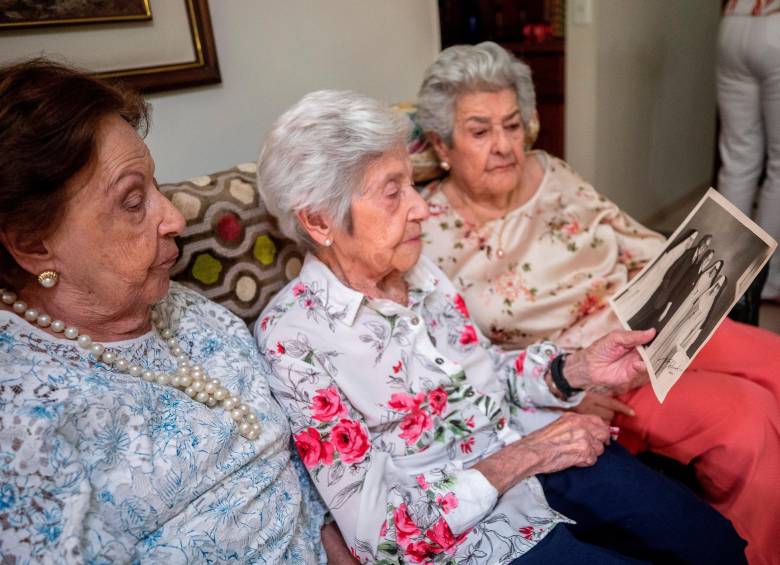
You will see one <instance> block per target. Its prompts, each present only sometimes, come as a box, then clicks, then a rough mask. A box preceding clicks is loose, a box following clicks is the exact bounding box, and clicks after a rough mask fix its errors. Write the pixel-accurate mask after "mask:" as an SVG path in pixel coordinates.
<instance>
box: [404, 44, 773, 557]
mask: <svg viewBox="0 0 780 565" xmlns="http://www.w3.org/2000/svg"><path fill="white" fill-rule="evenodd" d="M534 116H535V95H534V87H533V83H532V81H531V72H530V69H529V68H528V66H527V65H525V64H524V63H522V62H520V61H519V60H517V59H515V58H514V57H513V56H512V55H511V54H510V53H508V52H507V51H505V50H504V49H502V48H501V47H499V46H498V45H496V44H495V43H490V42H485V43H481V44H479V45H476V46H465V45H463V46H454V47H450V48H448V49H446V50H444V51H443V52H442V53H441V54H440V55H439V57H438V58H437V59H436V61H435V62H434V63H433V64H432V65H431V66H430V67H429V68H428V70H427V71H426V73H425V76H424V78H423V81H422V85H421V87H420V91H419V97H418V114H417V119H418V121H419V124H420V125H421V126H422V128H423V130H424V131H426V132H427V133H428V136H429V139H430V140H431V141H432V143H433V146H434V148H435V150H436V152H437V153H438V156H439V158H440V160H441V166H442V168H443V169H444V170H445V171H448V173H449V174H448V175H447V176H446V177H445V178H444V180H442V181H441V182H440V183H437V184H435V185H433V186H432V187H431V188H430V190H429V192H428V194H427V199H428V203H429V206H430V217H429V218H428V219H427V220H426V221H425V222H424V224H423V231H424V236H423V240H424V244H425V246H424V253H425V254H426V255H427V256H428V257H430V258H431V259H432V260H433V262H434V264H436V265H437V266H438V267H439V268H441V269H442V270H443V271H444V272H445V273H446V274H447V276H449V277H450V279H451V280H452V281H453V282H454V283H455V285H456V287H457V288H458V290H459V291H460V292H461V294H462V295H463V297H464V298H465V301H466V303H467V304H468V306H469V308H470V311H471V312H472V314H473V316H474V320H475V322H476V323H477V325H478V326H479V328H480V329H481V330H482V331H483V332H484V333H485V334H486V335H487V336H488V337H489V338H490V339H491V340H492V341H493V342H494V343H497V344H499V345H501V346H503V347H505V348H518V347H525V346H527V345H528V344H529V343H532V342H534V341H537V340H539V339H553V340H555V341H556V342H557V343H558V344H560V345H562V346H564V347H568V348H578V347H585V346H587V345H588V344H590V343H591V342H592V341H593V340H595V339H598V338H599V337H600V336H602V335H604V334H605V333H607V332H608V331H610V330H611V329H614V328H617V327H620V326H619V323H618V321H617V319H616V318H615V317H614V315H613V314H612V313H611V310H610V309H609V308H608V307H607V300H608V298H609V297H610V296H611V295H613V294H614V293H615V292H616V291H617V290H618V289H619V288H620V287H621V286H623V285H624V284H625V283H626V282H627V281H628V280H629V279H630V278H631V277H632V276H633V275H634V274H635V273H636V272H637V271H638V270H639V269H640V268H641V267H642V266H643V265H644V264H645V263H646V262H647V261H649V260H651V259H652V258H653V257H654V256H656V255H657V254H658V253H659V252H660V251H661V249H662V248H663V246H664V239H663V237H661V236H660V235H659V234H657V233H655V232H653V231H651V230H649V229H647V228H645V227H644V226H642V225H641V224H639V223H638V222H636V221H635V220H633V219H632V218H631V217H629V216H628V215H626V214H625V213H623V212H622V211H621V210H620V209H619V208H618V207H617V206H616V205H615V204H613V203H612V202H610V201H609V200H607V199H606V198H605V197H604V196H602V195H601V194H599V193H598V192H596V191H595V190H594V189H593V187H592V186H591V185H590V184H588V183H587V182H586V181H585V180H583V179H582V178H581V177H580V176H579V175H577V174H576V173H575V172H574V171H573V170H572V169H571V167H569V165H567V164H566V163H565V162H563V161H562V160H560V159H558V158H556V157H553V156H552V155H549V154H547V153H545V152H544V151H527V150H526V147H525V142H526V132H527V130H528V128H529V126H530V125H531V124H532V121H533V117H534ZM680 250H684V248H681V249H680ZM778 348H780V338H778V336H776V335H774V334H771V333H769V332H765V331H762V330H759V329H757V328H753V327H749V326H745V325H742V324H737V323H734V322H731V321H730V320H727V321H726V322H724V324H723V325H722V326H721V327H720V328H719V330H718V331H717V332H716V334H715V336H714V338H713V340H712V341H711V342H710V344H708V346H707V347H705V348H704V349H703V350H702V351H701V352H700V354H699V356H698V357H697V359H696V360H695V361H694V363H693V365H692V366H691V368H690V369H689V370H688V371H687V372H686V373H685V375H684V377H683V378H682V379H681V380H680V381H679V382H678V383H677V384H676V385H675V387H674V389H672V391H671V393H670V395H669V396H668V397H667V399H666V401H665V403H664V404H663V405H660V404H659V403H658V402H657V400H656V399H655V397H654V395H653V394H652V391H651V389H650V386H649V385H645V386H644V387H641V388H639V389H637V390H635V391H632V392H630V393H628V394H626V395H624V396H622V397H620V399H621V400H622V402H621V401H620V400H618V399H616V398H611V397H609V396H605V395H593V394H589V395H588V396H589V398H587V399H586V400H585V401H584V402H583V407H584V408H583V409H584V410H586V411H590V412H592V413H595V414H599V415H601V416H602V417H604V418H605V419H612V418H613V416H615V423H617V424H619V425H620V427H621V429H622V431H621V441H623V442H625V444H626V445H627V446H629V447H631V448H632V449H634V450H637V451H638V450H644V449H651V450H654V451H657V452H660V453H662V454H664V455H667V456H669V457H673V458H676V459H678V460H680V461H682V462H683V463H688V462H691V461H693V462H694V463H695V466H696V471H697V473H698V477H699V479H700V483H701V486H702V488H703V490H704V493H705V495H706V496H707V497H708V499H709V500H710V501H712V502H713V503H714V504H715V505H716V507H717V508H718V509H720V510H721V511H722V512H723V513H724V514H726V516H728V517H729V518H731V519H732V520H733V521H734V523H735V524H736V526H737V529H738V531H740V533H741V534H742V535H743V536H745V537H746V538H747V539H748V540H749V541H750V545H749V547H748V554H749V556H752V558H753V560H755V561H756V562H759V561H760V560H761V559H762V558H765V557H766V556H767V555H772V551H773V546H774V545H775V544H776V540H777V539H780V518H778V513H777V508H779V507H780V489H777V488H776V485H777V481H778V480H780V477H778V475H777V469H778V468H780V437H779V436H778V430H780V400H778V399H780V379H778V376H777V375H778V374H780V366H779V365H780V363H779V362H778V357H777V355H776V351H777V350H778ZM735 414H739V415H740V417H739V418H738V419H736V420H735V418H734V415H735Z"/></svg>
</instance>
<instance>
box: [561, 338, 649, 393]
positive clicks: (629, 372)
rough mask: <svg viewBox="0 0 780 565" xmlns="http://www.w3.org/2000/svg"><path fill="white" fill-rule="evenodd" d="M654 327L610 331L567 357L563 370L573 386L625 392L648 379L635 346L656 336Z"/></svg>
mask: <svg viewBox="0 0 780 565" xmlns="http://www.w3.org/2000/svg"><path fill="white" fill-rule="evenodd" d="M654 335H655V330H654V329H652V328H651V329H649V330H644V331H633V332H631V331H614V332H610V333H608V334H607V335H605V336H604V337H602V338H601V339H599V340H598V341H595V342H594V343H592V344H591V345H590V346H589V347H588V348H586V349H581V350H579V351H577V352H576V353H573V354H572V355H570V356H569V357H568V359H567V360H566V365H565V368H564V374H565V376H566V380H567V381H569V384H571V386H573V387H576V388H587V387H589V386H602V387H606V388H607V389H609V390H610V391H612V392H616V393H622V392H625V391H627V390H631V389H633V388H636V387H638V386H640V385H642V384H644V383H645V382H647V378H648V375H647V369H646V367H645V363H644V361H642V358H641V357H640V356H639V352H638V351H637V350H636V348H637V346H639V345H644V344H645V343H647V342H649V341H650V340H651V339H653V336H654Z"/></svg>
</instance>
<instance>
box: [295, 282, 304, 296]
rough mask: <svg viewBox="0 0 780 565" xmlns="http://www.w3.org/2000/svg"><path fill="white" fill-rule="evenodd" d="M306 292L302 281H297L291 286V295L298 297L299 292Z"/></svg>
mask: <svg viewBox="0 0 780 565" xmlns="http://www.w3.org/2000/svg"><path fill="white" fill-rule="evenodd" d="M305 292H306V285H305V284H303V283H298V284H296V285H295V286H294V287H293V288H292V293H293V296H294V297H296V298H298V297H299V296H300V295H301V294H303V293H305Z"/></svg>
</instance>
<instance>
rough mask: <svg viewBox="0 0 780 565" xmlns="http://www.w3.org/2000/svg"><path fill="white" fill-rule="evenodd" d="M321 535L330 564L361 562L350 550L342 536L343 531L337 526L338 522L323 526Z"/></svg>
mask: <svg viewBox="0 0 780 565" xmlns="http://www.w3.org/2000/svg"><path fill="white" fill-rule="evenodd" d="M320 536H321V537H322V545H323V547H324V548H325V553H326V554H327V556H328V564H329V565H330V564H335V565H352V564H354V563H360V562H359V561H358V560H357V559H355V558H354V557H353V556H352V554H351V553H350V552H349V548H348V547H347V544H346V543H344V538H343V537H341V532H340V531H339V529H338V527H337V526H336V522H330V523H329V524H325V525H324V526H322V530H320Z"/></svg>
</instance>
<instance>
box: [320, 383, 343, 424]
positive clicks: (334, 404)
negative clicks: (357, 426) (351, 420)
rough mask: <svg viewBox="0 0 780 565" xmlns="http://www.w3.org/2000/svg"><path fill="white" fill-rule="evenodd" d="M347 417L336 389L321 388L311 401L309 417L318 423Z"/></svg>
mask: <svg viewBox="0 0 780 565" xmlns="http://www.w3.org/2000/svg"><path fill="white" fill-rule="evenodd" d="M345 416H348V413H347V408H346V407H345V406H344V404H343V403H342V402H341V396H339V392H338V390H337V389H336V387H333V386H332V387H329V388H321V389H319V390H317V394H316V395H315V396H314V398H313V399H312V401H311V417H312V418H314V419H315V420H318V421H320V422H330V421H331V420H335V419H336V418H338V417H345Z"/></svg>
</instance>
